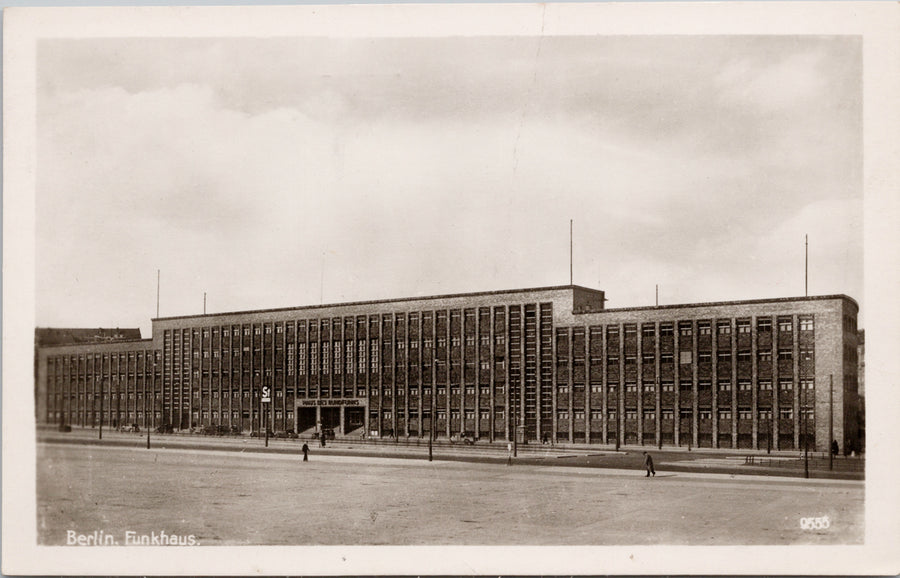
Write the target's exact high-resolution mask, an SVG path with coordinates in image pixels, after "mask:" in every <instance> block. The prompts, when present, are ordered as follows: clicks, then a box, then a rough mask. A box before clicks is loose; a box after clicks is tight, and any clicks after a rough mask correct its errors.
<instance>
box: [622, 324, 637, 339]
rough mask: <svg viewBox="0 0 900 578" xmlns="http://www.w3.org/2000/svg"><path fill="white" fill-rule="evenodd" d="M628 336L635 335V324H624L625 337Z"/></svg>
mask: <svg viewBox="0 0 900 578" xmlns="http://www.w3.org/2000/svg"><path fill="white" fill-rule="evenodd" d="M629 335H637V324H636V323H626V324H625V336H626V337H627V336H629Z"/></svg>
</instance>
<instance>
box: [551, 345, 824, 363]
mask: <svg viewBox="0 0 900 578" xmlns="http://www.w3.org/2000/svg"><path fill="white" fill-rule="evenodd" d="M814 355H815V354H814V350H813V349H812V348H808V347H803V348H800V350H799V356H800V357H799V358H800V361H813V358H814ZM777 356H778V361H793V359H794V352H793V350H792V349H789V348H782V349H779V350H778V354H777ZM624 357H625V365H637V360H638V355H637V354H636V353H626V354H625V356H624ZM640 357H641V362H642V363H643V364H645V365H652V364H654V363H655V362H656V355H655V354H654V353H649V352H648V353H644V354H642V355H641V356H640ZM735 357H737V360H738V363H750V361H751V360H752V359H753V354H752V352H751V351H750V350H740V351H738V352H737V355H736V356H735ZM756 358H757V360H758V361H772V350H771V349H766V350H760V351H757V354H756ZM693 359H694V354H693V352H692V351H690V350H687V351H679V352H678V363H679V364H681V365H690V364H691V363H692V362H693ZM712 359H713V354H712V351H698V352H697V362H698V363H711V362H712ZM731 359H732V355H731V350H730V349H725V350H719V351H717V352H716V361H718V362H719V363H731ZM579 361H582V362H583V361H584V358H583V357H576V358H575V362H576V363H577V362H579ZM606 361H607V363H608V364H609V365H617V364H618V363H619V355H618V353H616V352H609V353H608V354H607V356H606ZM659 362H660V363H662V364H665V363H675V354H674V353H667V352H664V353H660V354H659ZM559 364H560V365H568V360H566V359H560V360H559Z"/></svg>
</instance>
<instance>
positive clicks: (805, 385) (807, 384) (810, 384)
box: [800, 379, 816, 389]
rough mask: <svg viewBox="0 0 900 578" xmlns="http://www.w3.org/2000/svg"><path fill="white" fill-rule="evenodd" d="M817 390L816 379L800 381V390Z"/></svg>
mask: <svg viewBox="0 0 900 578" xmlns="http://www.w3.org/2000/svg"><path fill="white" fill-rule="evenodd" d="M815 388H816V380H814V379H801V380H800V389H815Z"/></svg>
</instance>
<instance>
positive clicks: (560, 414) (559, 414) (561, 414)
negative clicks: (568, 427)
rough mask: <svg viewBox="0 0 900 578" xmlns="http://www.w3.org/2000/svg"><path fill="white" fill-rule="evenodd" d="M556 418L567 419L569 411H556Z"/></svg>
mask: <svg viewBox="0 0 900 578" xmlns="http://www.w3.org/2000/svg"><path fill="white" fill-rule="evenodd" d="M556 419H569V412H567V411H559V412H557V413H556Z"/></svg>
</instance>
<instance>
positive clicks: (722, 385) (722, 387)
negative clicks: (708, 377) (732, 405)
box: [719, 381, 731, 391]
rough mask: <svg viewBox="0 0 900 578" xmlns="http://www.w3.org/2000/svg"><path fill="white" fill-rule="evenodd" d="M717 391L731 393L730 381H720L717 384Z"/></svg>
mask: <svg viewBox="0 0 900 578" xmlns="http://www.w3.org/2000/svg"><path fill="white" fill-rule="evenodd" d="M719 391H731V382H730V381H720V382H719Z"/></svg>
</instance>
